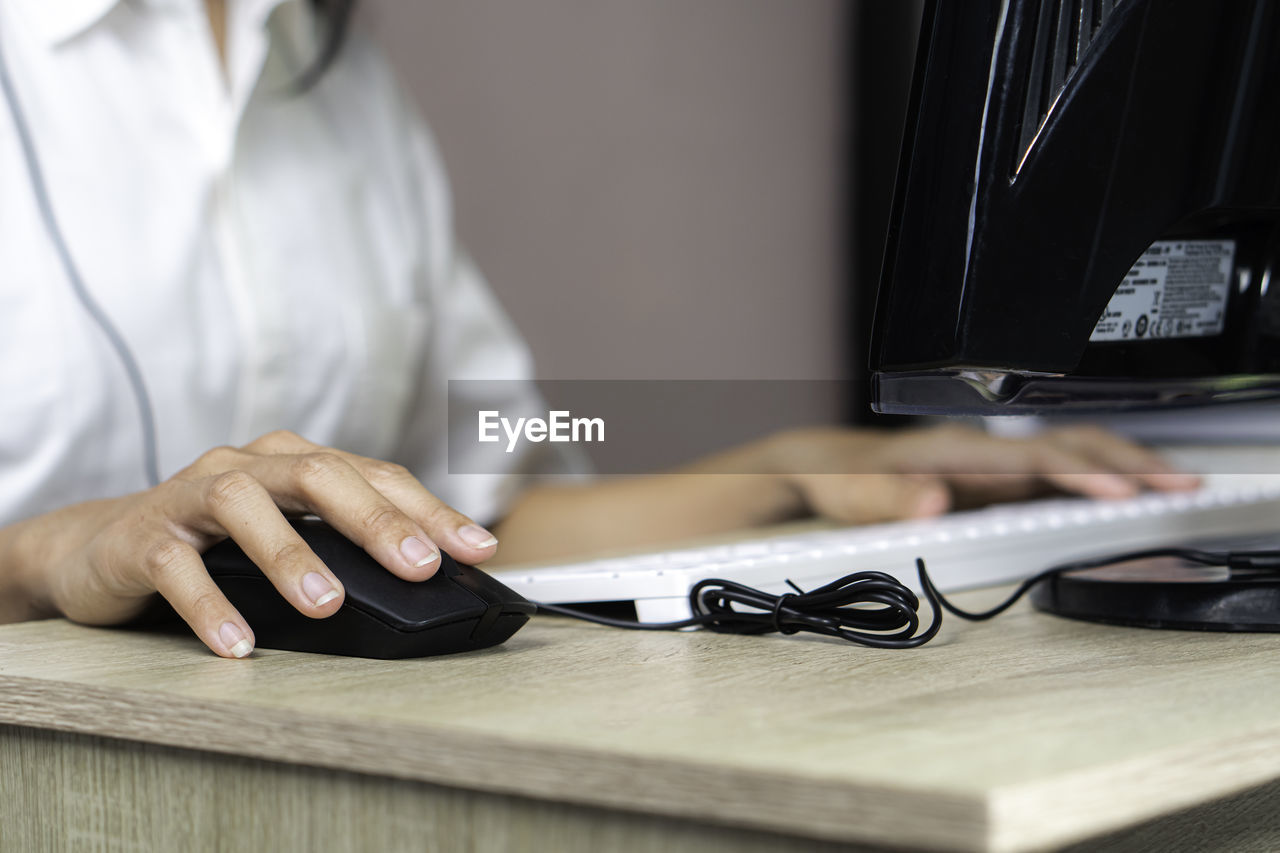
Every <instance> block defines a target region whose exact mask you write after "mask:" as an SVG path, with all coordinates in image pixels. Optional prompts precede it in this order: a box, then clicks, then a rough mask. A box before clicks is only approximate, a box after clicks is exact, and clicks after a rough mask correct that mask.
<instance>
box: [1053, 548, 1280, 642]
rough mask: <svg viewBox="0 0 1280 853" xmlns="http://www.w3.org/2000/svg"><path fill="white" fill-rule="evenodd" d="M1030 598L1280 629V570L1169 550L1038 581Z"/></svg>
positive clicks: (1104, 611) (1105, 614) (1152, 620)
mask: <svg viewBox="0 0 1280 853" xmlns="http://www.w3.org/2000/svg"><path fill="white" fill-rule="evenodd" d="M1031 602H1032V603H1033V604H1034V605H1035V606H1036V607H1037V608H1039V609H1040V610H1043V611H1045V612H1047V613H1054V614H1057V615H1058V616H1066V617H1068V618H1071V619H1083V620H1086V621H1089V622H1104V623H1107V624H1111V625H1128V626H1133V627H1139V628H1171V629H1180V630H1193V631H1254V632H1260V631H1276V632H1280V575H1277V574H1276V573H1274V572H1257V573H1249V572H1241V571H1238V570H1237V571H1230V570H1228V569H1226V568H1216V567H1215V568H1206V567H1199V566H1194V567H1193V566H1189V565H1187V564H1186V563H1182V562H1181V561H1178V560H1170V559H1168V558H1160V559H1151V560H1138V561H1134V562H1130V563H1123V564H1119V565H1115V566H1106V567H1103V568H1098V569H1086V570H1082V571H1078V572H1068V573H1064V574H1061V575H1057V576H1055V577H1051V578H1048V579H1046V580H1044V581H1042V582H1041V583H1039V584H1037V585H1036V586H1035V588H1034V589H1033V590H1032V591H1031Z"/></svg>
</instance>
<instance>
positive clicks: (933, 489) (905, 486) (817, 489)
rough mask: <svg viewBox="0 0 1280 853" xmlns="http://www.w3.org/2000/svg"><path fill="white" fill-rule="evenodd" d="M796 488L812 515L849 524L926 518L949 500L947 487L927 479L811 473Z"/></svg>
mask: <svg viewBox="0 0 1280 853" xmlns="http://www.w3.org/2000/svg"><path fill="white" fill-rule="evenodd" d="M798 485H799V486H800V488H801V490H802V491H803V492H804V493H805V498H806V500H808V502H809V505H810V507H812V509H813V510H814V512H816V513H817V514H819V515H823V516H826V517H828V518H833V519H835V520H837V521H844V522H849V523H852V524H874V523H878V522H884V521H897V520H901V519H907V518H928V517H932V516H936V515H939V514H941V513H943V512H946V510H947V508H948V507H949V506H950V501H951V498H950V495H949V493H948V491H947V488H946V486H945V485H943V484H942V483H941V482H939V481H937V480H935V479H933V478H930V477H905V476H897V475H893V474H813V475H809V476H806V477H803V478H801V480H800V482H799V484H798Z"/></svg>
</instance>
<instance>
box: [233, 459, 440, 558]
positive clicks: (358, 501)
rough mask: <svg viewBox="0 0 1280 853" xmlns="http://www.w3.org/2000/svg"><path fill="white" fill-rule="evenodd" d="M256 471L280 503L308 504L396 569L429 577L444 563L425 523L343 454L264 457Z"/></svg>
mask: <svg viewBox="0 0 1280 853" xmlns="http://www.w3.org/2000/svg"><path fill="white" fill-rule="evenodd" d="M251 470H252V472H253V474H254V476H255V477H257V479H258V480H259V481H260V482H261V484H262V485H263V486H264V487H265V488H266V489H267V491H268V492H269V493H270V495H271V497H272V498H274V500H275V501H276V502H277V503H280V502H288V503H297V504H301V505H303V506H305V507H306V509H307V510H308V511H310V512H314V513H316V514H317V515H319V516H320V517H321V518H323V519H324V520H325V521H327V522H329V524H331V525H333V527H334V528H335V529H337V530H338V531H339V532H340V533H342V534H343V535H344V536H346V537H347V538H348V539H350V540H351V541H352V542H355V543H356V544H357V545H359V546H360V547H361V548H363V549H364V550H365V551H367V552H368V553H369V555H370V556H372V557H373V558H374V559H375V560H377V561H378V562H379V563H381V564H382V565H383V566H384V567H386V568H387V569H388V570H389V571H391V572H392V573H394V574H396V575H399V576H400V577H402V578H404V579H406V580H425V579H426V578H429V577H431V575H433V574H435V571H436V569H437V568H439V566H440V550H439V548H438V547H437V546H436V544H435V542H434V541H433V539H432V537H431V536H429V535H428V534H427V533H426V531H425V530H423V527H422V525H420V524H419V523H418V522H417V521H415V520H414V519H413V518H411V517H410V516H409V515H407V514H406V513H405V511H404V510H403V509H401V508H400V507H399V506H397V505H396V504H395V503H393V502H392V501H391V500H390V499H389V498H388V497H387V496H386V495H384V494H382V493H381V492H380V491H378V490H377V489H375V488H374V487H373V485H371V484H370V483H369V481H368V480H366V479H365V478H364V477H363V476H362V475H361V474H360V472H359V471H357V470H356V469H355V467H354V466H352V465H351V463H350V462H348V461H347V460H346V459H344V458H343V457H342V456H341V455H340V454H338V453H336V452H332V451H328V450H320V451H315V452H311V453H304V454H301V455H294V456H261V457H258V458H257V460H256V461H255V462H254V463H252V467H251Z"/></svg>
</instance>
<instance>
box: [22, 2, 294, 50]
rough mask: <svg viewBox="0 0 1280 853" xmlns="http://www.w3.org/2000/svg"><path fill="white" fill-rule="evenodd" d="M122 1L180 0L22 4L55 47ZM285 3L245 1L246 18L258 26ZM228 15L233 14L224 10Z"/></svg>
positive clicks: (166, 4) (160, 4) (156, 4)
mask: <svg viewBox="0 0 1280 853" xmlns="http://www.w3.org/2000/svg"><path fill="white" fill-rule="evenodd" d="M125 2H130V3H132V5H135V6H143V7H152V8H164V7H171V6H174V5H177V4H178V3H180V2H181V0H25V2H24V4H23V5H25V6H26V11H27V16H28V17H29V18H30V19H31V20H32V21H33V22H34V23H35V25H36V27H37V28H38V29H39V31H40V34H41V35H42V36H43V37H44V39H45V41H47V42H48V43H49V44H51V45H59V44H62V43H64V42H67V41H70V40H71V39H73V38H75V37H76V36H78V35H80V34H81V33H83V32H85V31H86V30H88V29H89V28H90V27H92V26H93V25H94V24H96V23H98V22H99V21H101V20H102V19H103V18H105V17H106V16H107V14H108V13H109V12H110V11H111V10H112V9H114V8H115V7H116V6H119V5H121V4H122V3H125ZM286 2H288V0H249V2H248V6H249V9H248V10H247V11H248V18H249V20H251V21H253V22H254V23H255V24H258V25H259V26H261V25H263V24H265V23H266V21H267V18H269V17H270V16H271V13H272V12H273V11H275V8H276V7H277V6H281V5H284V4H285V3H286ZM228 14H234V11H233V10H232V9H230V8H228Z"/></svg>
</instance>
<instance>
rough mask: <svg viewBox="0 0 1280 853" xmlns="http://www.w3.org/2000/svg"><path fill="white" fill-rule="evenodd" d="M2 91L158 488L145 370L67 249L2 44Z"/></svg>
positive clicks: (70, 276)
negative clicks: (128, 394) (124, 383)
mask: <svg viewBox="0 0 1280 853" xmlns="http://www.w3.org/2000/svg"><path fill="white" fill-rule="evenodd" d="M0 89H3V90H4V96H5V100H6V101H8V103H9V113H10V115H12V116H13V127H14V130H16V131H17V134H18V143H19V144H20V146H21V147H22V156H23V159H24V160H25V161H26V166H27V175H28V177H29V178H30V181H31V191H32V193H34V195H35V198H36V205H37V206H38V207H39V209H40V218H41V219H42V220H43V222H44V227H45V231H46V232H47V233H48V235H49V240H50V242H52V243H53V248H54V250H55V251H56V252H57V254H58V260H59V261H60V262H61V263H62V269H63V271H64V272H65V273H66V276H67V281H68V282H69V283H70V284H71V290H72V291H73V292H74V293H75V295H76V297H77V298H78V299H79V300H80V304H81V305H82V306H84V310H85V311H86V312H88V314H89V316H90V317H91V318H92V319H93V321H94V322H95V323H97V324H98V328H99V329H101V330H102V334H103V335H105V336H106V338H107V342H108V343H109V344H110V345H111V348H112V349H114V350H115V352H116V355H117V356H119V358H120V364H121V365H122V366H123V367H124V372H125V375H126V376H127V377H128V379H129V384H130V385H131V386H132V387H133V396H134V399H135V400H136V401H137V404H138V419H139V421H140V422H141V425H142V459H143V465H144V467H145V468H146V472H145V473H146V477H147V482H148V484H150V485H152V486H155V485H158V484H159V482H160V465H159V462H158V460H157V456H158V455H159V454H158V452H157V449H156V423H155V416H154V414H153V412H152V408H151V398H150V396H148V394H147V386H146V383H145V382H144V381H143V378H142V371H141V370H140V369H139V368H138V363H137V361H136V360H135V359H134V357H133V353H132V352H130V350H129V345H128V344H127V343H125V340H124V337H123V336H122V335H121V334H120V332H119V331H118V330H117V329H116V327H115V325H114V324H113V323H112V322H111V318H109V317H108V316H107V314H106V312H105V311H103V310H102V308H101V306H99V305H98V303H97V302H96V301H95V300H94V298H93V296H92V295H91V294H90V293H89V290H88V288H86V287H85V284H84V279H82V278H81V277H80V270H79V269H78V268H77V267H76V264H75V261H74V260H73V259H72V257H71V252H70V250H69V249H68V248H67V242H66V240H65V239H64V238H63V235H62V229H61V228H59V227H58V220H57V218H56V217H55V216H54V213H53V203H52V201H51V200H50V198H49V190H48V187H47V185H46V184H45V180H44V172H43V171H42V170H41V168H40V160H39V158H38V157H37V156H36V148H35V144H34V143H33V142H32V139H31V130H30V127H29V126H28V125H27V119H26V115H25V114H24V113H23V111H22V107H21V106H20V104H19V102H18V95H17V92H16V91H15V90H14V86H13V79H12V78H11V77H10V76H9V66H8V64H7V63H6V62H5V57H4V45H3V43H0Z"/></svg>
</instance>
